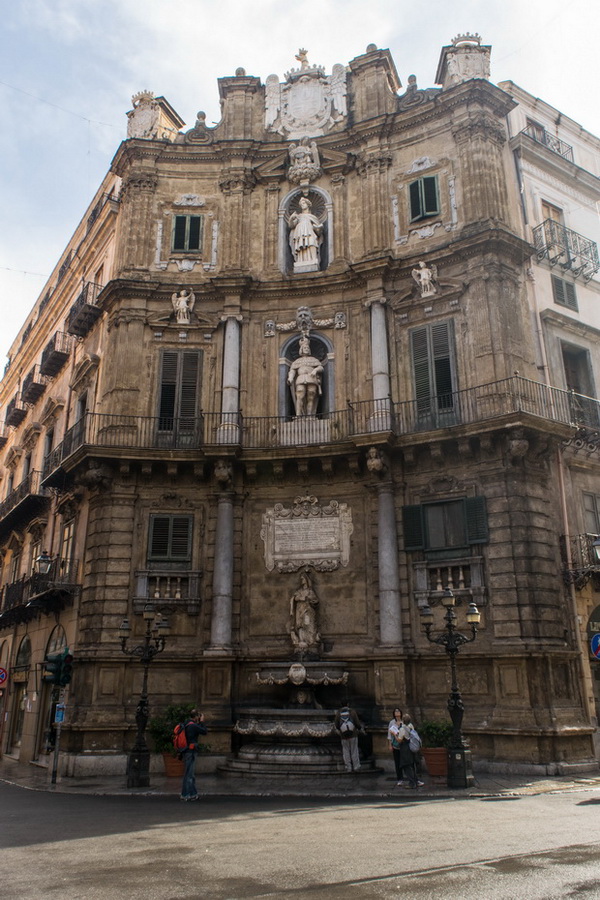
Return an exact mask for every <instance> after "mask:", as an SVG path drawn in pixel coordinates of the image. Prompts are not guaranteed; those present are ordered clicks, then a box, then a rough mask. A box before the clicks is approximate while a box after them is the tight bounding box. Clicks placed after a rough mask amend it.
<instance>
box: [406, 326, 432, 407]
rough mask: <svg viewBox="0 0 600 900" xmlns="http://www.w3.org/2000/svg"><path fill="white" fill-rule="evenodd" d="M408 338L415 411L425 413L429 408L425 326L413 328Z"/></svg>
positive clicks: (427, 348)
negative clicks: (413, 382)
mask: <svg viewBox="0 0 600 900" xmlns="http://www.w3.org/2000/svg"><path fill="white" fill-rule="evenodd" d="M410 339H411V352H412V363H413V374H414V378H415V398H416V401H417V411H418V412H419V413H425V412H428V411H429V410H430V408H431V378H430V374H429V342H428V340H427V328H426V327H425V328H415V330H414V331H412V332H411V335H410Z"/></svg>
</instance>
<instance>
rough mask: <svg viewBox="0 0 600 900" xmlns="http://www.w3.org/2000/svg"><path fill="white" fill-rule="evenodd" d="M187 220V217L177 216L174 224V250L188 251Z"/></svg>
mask: <svg viewBox="0 0 600 900" xmlns="http://www.w3.org/2000/svg"><path fill="white" fill-rule="evenodd" d="M187 219H188V217H187V216H175V221H174V223H173V250H179V251H183V250H185V249H186V245H185V232H186V225H187Z"/></svg>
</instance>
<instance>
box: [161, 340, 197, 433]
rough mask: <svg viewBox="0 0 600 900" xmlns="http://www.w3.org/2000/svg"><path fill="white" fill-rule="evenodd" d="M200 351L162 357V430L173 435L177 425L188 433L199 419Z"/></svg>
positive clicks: (170, 351)
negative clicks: (172, 432)
mask: <svg viewBox="0 0 600 900" xmlns="http://www.w3.org/2000/svg"><path fill="white" fill-rule="evenodd" d="M200 357H201V351H199V350H184V351H180V352H177V351H175V350H165V351H164V353H163V357H162V370H161V382H160V402H159V411H158V415H159V420H160V421H159V428H160V430H161V431H172V430H173V429H174V427H175V425H176V424H177V425H178V426H179V427H180V428H182V429H184V430H186V431H189V430H191V429H193V428H194V423H195V420H196V417H197V415H198V409H197V405H198V381H199V376H200Z"/></svg>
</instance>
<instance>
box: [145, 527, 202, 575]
mask: <svg viewBox="0 0 600 900" xmlns="http://www.w3.org/2000/svg"><path fill="white" fill-rule="evenodd" d="M192 523H193V517H192V516H176V515H172V516H154V515H152V516H150V531H149V535H148V562H155V563H156V562H171V563H173V562H177V563H181V564H185V565H186V566H189V564H190V562H191V558H192Z"/></svg>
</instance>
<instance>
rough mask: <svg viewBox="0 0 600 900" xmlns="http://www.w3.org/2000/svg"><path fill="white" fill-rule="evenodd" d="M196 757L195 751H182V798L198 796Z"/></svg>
mask: <svg viewBox="0 0 600 900" xmlns="http://www.w3.org/2000/svg"><path fill="white" fill-rule="evenodd" d="M196 755H197V754H196V751H195V750H184V751H183V764H184V766H185V768H184V770H183V784H182V785H181V796H182V797H197V796H198V791H197V790H196Z"/></svg>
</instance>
